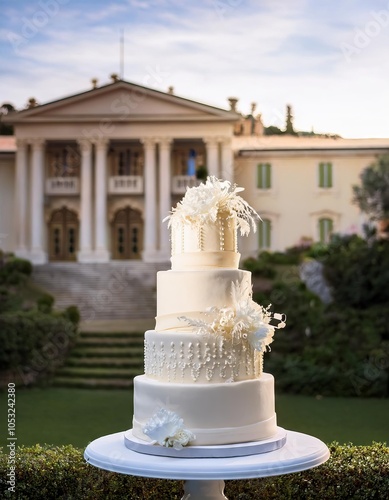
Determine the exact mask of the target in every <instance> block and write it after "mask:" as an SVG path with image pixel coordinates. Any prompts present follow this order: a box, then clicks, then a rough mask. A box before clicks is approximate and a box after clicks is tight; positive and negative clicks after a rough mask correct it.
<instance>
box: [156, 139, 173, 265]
mask: <svg viewBox="0 0 389 500" xmlns="http://www.w3.org/2000/svg"><path fill="white" fill-rule="evenodd" d="M171 142H172V140H171V139H170V138H163V139H160V141H159V221H158V222H159V253H160V260H161V261H168V260H169V258H170V238H169V230H168V227H167V223H166V222H162V221H163V219H164V218H165V217H167V216H168V215H169V212H170V210H171V208H172V207H171V196H170V193H171V168H170V144H171Z"/></svg>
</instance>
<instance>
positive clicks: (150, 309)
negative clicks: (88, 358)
mask: <svg viewBox="0 0 389 500" xmlns="http://www.w3.org/2000/svg"><path fill="white" fill-rule="evenodd" d="M169 267H170V265H169V264H168V263H166V264H149V263H145V262H141V261H126V262H125V263H122V262H110V263H107V264H80V263H67V262H66V263H50V264H45V265H42V266H35V267H34V271H33V275H32V279H33V281H34V283H35V284H37V285H38V286H39V287H41V288H43V289H44V290H46V291H47V292H48V293H50V294H51V295H53V296H54V298H55V307H56V308H58V309H64V308H65V307H67V306H69V305H77V307H78V308H79V310H80V313H81V318H82V320H83V321H89V320H110V319H130V318H133V319H136V318H154V317H155V313H156V273H157V271H159V270H164V269H168V268H169Z"/></svg>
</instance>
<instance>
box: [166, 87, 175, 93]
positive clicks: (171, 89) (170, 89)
mask: <svg viewBox="0 0 389 500" xmlns="http://www.w3.org/2000/svg"><path fill="white" fill-rule="evenodd" d="M167 93H168V94H170V95H173V94H174V87H173V85H170V87H169V88H168V89H167Z"/></svg>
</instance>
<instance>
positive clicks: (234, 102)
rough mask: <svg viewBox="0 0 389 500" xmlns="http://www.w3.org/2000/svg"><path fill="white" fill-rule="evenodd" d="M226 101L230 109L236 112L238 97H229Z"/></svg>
mask: <svg viewBox="0 0 389 500" xmlns="http://www.w3.org/2000/svg"><path fill="white" fill-rule="evenodd" d="M228 102H229V103H230V110H231V111H234V113H236V112H237V111H236V105H237V103H238V99H237V98H236V97H229V98H228Z"/></svg>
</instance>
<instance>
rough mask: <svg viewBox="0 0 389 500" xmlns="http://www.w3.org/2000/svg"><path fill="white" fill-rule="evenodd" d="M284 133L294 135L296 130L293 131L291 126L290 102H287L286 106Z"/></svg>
mask: <svg viewBox="0 0 389 500" xmlns="http://www.w3.org/2000/svg"><path fill="white" fill-rule="evenodd" d="M285 134H292V135H296V132H295V131H294V128H293V115H292V106H290V104H288V105H287V106H286V127H285Z"/></svg>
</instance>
